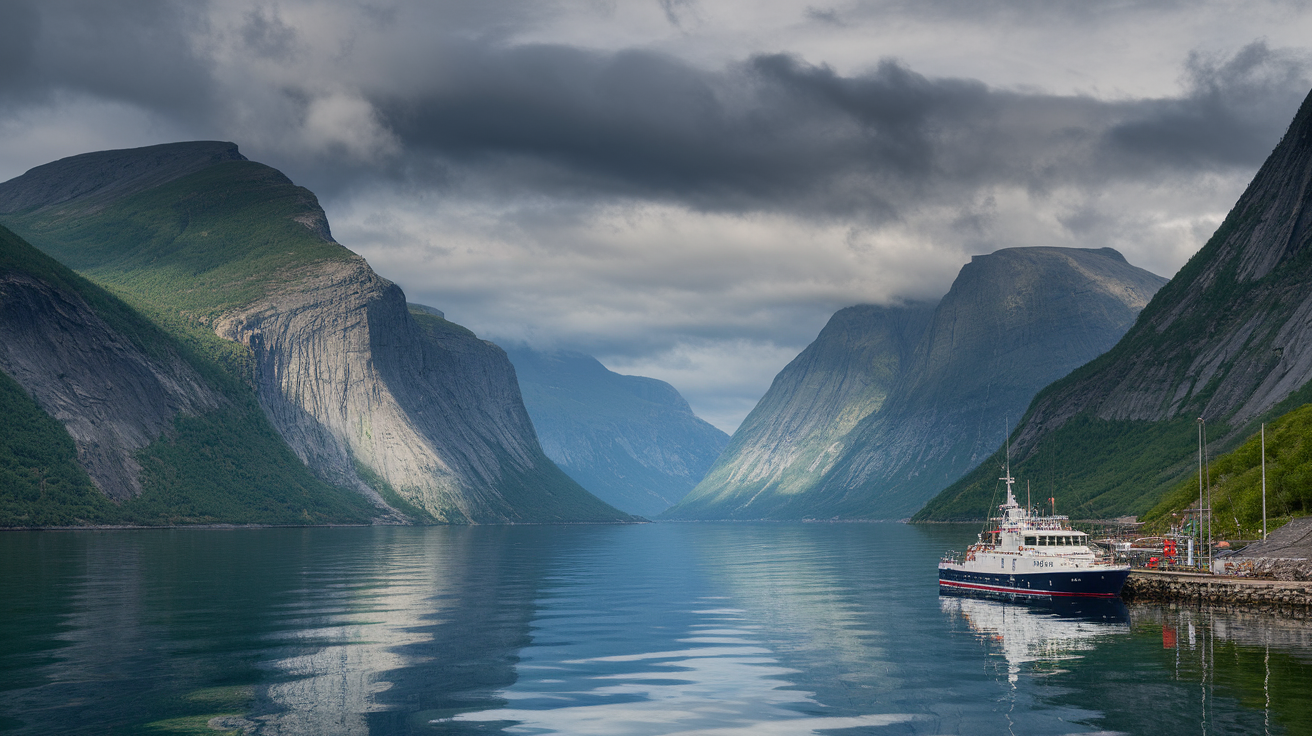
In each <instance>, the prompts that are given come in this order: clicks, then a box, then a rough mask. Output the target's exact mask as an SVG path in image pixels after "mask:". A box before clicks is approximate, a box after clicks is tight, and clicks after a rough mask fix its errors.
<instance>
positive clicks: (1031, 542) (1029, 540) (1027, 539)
mask: <svg viewBox="0 0 1312 736" xmlns="http://www.w3.org/2000/svg"><path fill="white" fill-rule="evenodd" d="M1025 544H1028V545H1029V546H1031V547H1035V546H1038V545H1037V543H1036V542H1035V541H1034V537H1025Z"/></svg>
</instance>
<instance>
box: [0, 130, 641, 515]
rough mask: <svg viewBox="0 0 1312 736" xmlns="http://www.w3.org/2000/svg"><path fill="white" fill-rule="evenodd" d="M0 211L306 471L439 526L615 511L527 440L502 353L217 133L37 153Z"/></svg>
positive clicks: (5, 193)
mask: <svg viewBox="0 0 1312 736" xmlns="http://www.w3.org/2000/svg"><path fill="white" fill-rule="evenodd" d="M0 220H3V221H4V222H5V223H7V224H10V225H11V226H12V227H13V228H14V229H15V230H16V231H17V232H19V233H20V234H22V235H24V236H25V237H27V238H29V239H30V241H31V242H32V243H33V244H34V245H36V246H38V247H39V248H41V249H42V250H44V251H46V252H47V253H50V254H52V255H54V256H55V257H56V258H58V259H60V260H61V261H63V262H64V263H66V264H68V265H70V266H72V267H73V268H75V269H77V270H78V271H79V272H81V273H82V274H84V275H86V276H87V277H89V278H91V279H92V280H93V281H95V282H96V283H98V284H100V285H102V286H104V287H105V288H106V289H108V290H109V291H110V292H112V293H113V294H114V295H116V296H118V297H119V298H121V299H122V300H123V301H125V302H127V303H128V304H129V305H131V306H132V307H133V308H134V309H136V310H138V311H139V312H140V313H141V314H143V315H145V316H146V317H148V318H149V319H150V321H152V322H153V323H154V324H156V325H158V326H159V327H161V328H162V329H163V330H164V331H166V332H167V333H169V334H170V335H171V336H172V337H173V338H174V339H175V340H176V341H177V342H178V343H179V344H181V345H184V346H186V347H187V348H188V349H189V350H191V351H192V352H193V353H195V354H196V355H198V356H203V357H205V358H206V359H208V360H209V361H211V362H212V363H214V364H216V365H217V366H219V367H221V369H222V370H223V372H224V373H225V375H227V376H228V377H229V378H231V379H233V380H237V381H238V382H240V383H243V384H245V385H246V386H249V387H253V388H254V395H255V396H256V397H257V398H258V401H259V406H260V407H261V408H262V409H263V412H264V415H265V416H266V417H267V422H268V423H269V424H271V425H272V428H273V429H274V430H275V432H276V435H277V436H279V437H280V438H281V441H282V442H283V443H284V444H286V445H288V446H290V448H291V450H292V451H293V452H294V454H295V456H296V457H299V458H300V460H301V461H302V462H303V463H305V464H307V465H308V466H309V467H310V468H311V469H312V470H313V471H314V473H315V474H316V476H317V477H318V478H319V479H320V481H323V482H326V483H328V484H329V485H332V486H339V487H344V488H354V489H356V490H357V491H358V492H360V493H362V494H364V495H365V496H366V497H374V496H376V495H377V494H376V493H375V491H374V490H371V488H376V489H383V490H386V491H388V492H391V493H394V494H396V496H397V497H400V498H401V500H402V501H404V504H405V505H407V506H408V507H409V508H414V509H420V510H422V512H423V514H422V515H423V516H427V517H430V518H432V519H435V520H439V521H450V522H455V523H460V522H466V521H476V522H494V523H495V522H504V521H551V520H565V519H573V520H590V521H599V520H623V519H627V518H628V517H627V515H625V514H622V513H621V512H618V511H616V510H614V509H611V508H609V507H608V506H606V505H605V504H604V503H601V502H600V501H597V500H596V499H593V498H591V497H590V496H588V494H587V493H586V491H584V490H583V489H582V488H580V487H578V486H577V484H574V483H573V482H572V481H569V480H568V478H567V477H565V476H564V475H563V474H561V473H560V472H559V470H558V469H557V468H555V466H554V465H553V464H552V463H551V462H550V461H549V460H547V459H546V457H545V456H544V455H542V453H541V450H540V448H538V447H537V444H536V441H535V439H534V438H533V435H532V428H531V424H530V423H529V420H528V417H527V414H526V413H525V412H524V410H523V407H522V402H521V399H520V397H519V393H518V388H517V387H516V386H515V385H514V381H513V370H512V369H511V368H510V365H509V362H508V361H507V360H506V359H505V356H504V353H502V352H501V351H499V349H496V348H495V347H494V346H490V344H487V343H484V342H483V341H480V340H478V339H477V338H475V337H474V336H473V335H472V333H467V332H466V333H465V334H460V335H447V336H446V337H445V338H443V339H437V338H436V337H435V336H434V335H433V334H432V333H431V332H428V331H425V330H424V329H422V328H421V326H419V325H418V324H417V323H416V321H415V319H413V318H412V316H411V315H409V314H408V313H407V311H406V308H405V301H404V295H403V294H402V293H401V290H400V289H399V288H397V287H396V286H395V285H394V284H392V283H390V282H388V281H387V280H385V279H382V278H380V277H378V276H377V274H375V273H373V271H372V270H371V269H370V268H369V267H368V264H366V263H365V262H364V260H363V259H362V258H360V257H359V256H357V255H355V254H353V253H351V252H350V251H349V250H347V249H346V248H344V247H342V246H341V245H339V244H337V243H336V242H334V241H333V240H332V237H331V234H330V232H329V229H328V224H327V220H326V217H325V216H324V213H323V211H322V209H321V208H320V207H319V204H318V202H317V200H316V198H315V197H314V195H313V194H312V193H311V192H309V191H308V190H306V189H304V188H301V187H297V186H295V185H294V184H292V182H291V181H289V180H288V179H287V178H286V177H285V176H283V175H282V174H281V173H280V172H278V171H276V170H274V169H271V168H269V167H267V166H264V165H262V164H259V163H255V162H251V161H246V160H244V159H243V158H242V157H241V156H240V154H238V153H237V152H236V146H234V145H233V144H230V143H205V142H201V143H185V144H169V145H166V146H155V147H150V148H145V149H134V150H129V151H109V152H101V153H95V154H86V155H83V156H75V157H71V158H69V159H63V160H61V161H57V162H54V163H52V164H47V165H45V166H42V167H37V168H36V169H33V170H32V171H29V172H27V173H26V174H24V175H23V176H21V177H18V178H16V179H14V180H11V181H9V182H5V183H3V184H0ZM176 436H177V438H178V440H179V441H182V439H184V438H185V437H187V436H189V435H188V434H187V433H186V432H183V431H181V429H179V430H178V432H177V433H176ZM254 437H255V435H254V434H252V435H251V438H250V441H252V442H254V441H255V439H254ZM237 439H239V438H237V437H228V438H218V437H215V438H213V444H214V445H215V446H220V445H224V443H227V442H230V441H234V440H237ZM202 444H203V445H204V444H206V443H202ZM194 449H197V450H199V449H202V448H201V447H200V446H198V447H197V448H194ZM248 449H252V450H253V449H254V448H248ZM178 452H181V450H178ZM225 454H226V453H225ZM220 461H222V458H216V462H220ZM152 467H153V466H151V465H149V464H146V463H143V464H142V466H141V468H142V475H141V477H142V479H143V482H144V481H146V480H149V479H150V478H152V477H155V476H151V475H150V473H151V472H154V471H152V470H151V468H152ZM148 471H149V472H148ZM198 480H200V479H198ZM152 482H153V481H152ZM538 485H540V486H541V487H542V492H541V493H540V494H538V495H537V496H536V497H535V496H534V493H533V491H532V490H531V489H532V488H535V487H537V486H538ZM383 490H380V491H378V492H379V493H383ZM384 495H386V494H384ZM581 509H584V510H586V511H584V512H583V514H582V516H581V517H571V514H572V513H574V512H576V511H579V510H581Z"/></svg>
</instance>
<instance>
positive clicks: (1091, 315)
mask: <svg viewBox="0 0 1312 736" xmlns="http://www.w3.org/2000/svg"><path fill="white" fill-rule="evenodd" d="M1164 281H1165V280H1164V279H1162V278H1160V277H1158V276H1155V275H1153V274H1151V273H1149V272H1147V271H1144V270H1143V269H1140V268H1136V267H1134V266H1131V265H1130V264H1128V263H1126V262H1125V259H1124V258H1123V257H1122V256H1121V255H1120V254H1119V253H1117V252H1116V251H1114V250H1111V249H1110V248H1103V249H1097V250H1090V249H1074V248H1008V249H1004V250H1000V251H997V252H995V253H993V254H990V255H987V256H975V257H974V258H973V259H972V261H971V262H970V263H968V264H966V266H964V267H963V268H962V269H961V272H960V274H959V275H958V277H957V279H956V281H954V282H953V285H952V288H951V289H950V290H949V291H948V293H947V295H946V296H944V297H943V299H942V300H941V301H940V302H939V303H938V305H937V306H936V307H934V308H933V311H932V314H929V312H928V309H927V308H925V307H904V308H899V309H896V310H878V309H875V308H869V307H866V308H860V309H862V310H864V311H856V312H850V313H848V314H844V313H843V312H840V313H839V314H838V315H836V316H835V319H834V320H831V323H830V326H828V327H826V328H825V331H824V332H822V333H821V337H820V338H817V340H816V342H815V343H813V344H812V346H811V347H809V348H807V352H805V353H804V354H803V355H805V356H807V357H806V359H805V360H803V358H802V356H799V359H798V361H794V364H790V366H789V367H788V369H785V370H786V372H787V373H789V375H788V376H787V377H785V376H784V375H783V374H781V376H780V378H779V379H776V383H775V386H773V387H772V388H771V393H770V394H767V399H763V400H762V404H761V407H760V408H761V409H762V410H763V411H762V413H761V414H760V415H759V416H756V417H754V418H753V421H752V422H751V423H750V425H749V424H748V423H746V422H745V423H744V429H742V430H740V433H742V434H743V435H744V436H743V437H742V438H741V439H740V438H739V437H738V436H737V434H736V435H735V437H734V438H733V440H732V441H731V444H730V451H727V452H726V453H725V454H724V455H723V456H721V459H720V461H719V462H718V463H717V466H716V467H715V468H714V469H712V471H711V473H710V474H709V475H708V476H707V480H705V481H703V483H702V484H701V485H699V486H698V488H697V489H695V490H694V491H693V493H692V494H690V495H689V498H688V499H686V500H685V501H684V502H683V503H681V504H680V505H679V506H678V507H676V508H675V509H672V510H671V511H670V513H669V514H668V515H669V516H672V517H675V518H773V519H795V518H876V519H889V518H894V519H895V518H903V517H906V516H908V515H910V514H911V513H913V512H914V511H915V510H916V509H917V508H919V507H920V505H921V504H923V503H924V501H925V500H926V499H928V498H929V497H930V496H932V495H933V494H934V493H936V492H937V491H938V490H940V489H941V488H942V487H943V486H945V485H947V484H948V483H950V482H952V481H953V480H955V479H956V478H957V477H959V476H960V475H961V474H962V473H964V472H965V471H967V470H969V469H970V468H972V467H974V466H975V465H976V464H978V463H979V461H980V460H982V459H983V458H984V457H985V456H987V455H988V454H989V453H990V452H991V451H992V450H993V449H994V448H995V447H997V445H998V443H999V442H1000V441H1001V438H1002V436H1003V433H1004V422H1005V421H1006V418H1007V417H1008V416H1012V417H1015V416H1019V415H1020V413H1021V411H1023V409H1024V407H1025V405H1026V404H1027V403H1028V402H1029V400H1030V399H1031V398H1032V397H1033V396H1034V394H1035V392H1037V391H1038V390H1039V389H1040V388H1042V387H1043V386H1045V385H1047V384H1048V383H1050V382H1051V381H1052V380H1054V379H1056V378H1058V377H1060V376H1062V375H1064V374H1065V373H1066V372H1068V371H1070V370H1071V369H1072V368H1074V367H1076V366H1078V365H1080V364H1082V363H1084V362H1086V361H1088V360H1089V359H1091V358H1093V357H1095V356H1097V355H1098V354H1099V353H1101V352H1102V351H1104V350H1106V349H1107V348H1108V347H1110V346H1111V345H1113V344H1114V343H1115V342H1116V340H1117V339H1118V338H1119V337H1120V336H1121V335H1122V334H1124V332H1125V330H1127V329H1128V328H1129V326H1130V325H1131V324H1132V323H1133V321H1134V319H1135V316H1136V315H1137V314H1138V312H1139V310H1140V309H1141V308H1142V307H1143V305H1144V304H1146V303H1147V301H1148V299H1149V298H1150V297H1151V296H1152V294H1153V293H1154V292H1155V291H1156V290H1157V288H1158V287H1160V286H1161V284H1162V283H1163V282H1164ZM845 311H847V310H845ZM840 316H842V319H841V320H839V317H840ZM894 327H896V329H894ZM831 328H832V329H831ZM853 335H855V336H856V337H853ZM847 345H861V346H865V347H864V349H865V350H867V351H869V350H871V346H873V347H874V350H873V353H871V354H870V357H869V358H863V359H861V360H853V359H852V356H851V355H850V350H851V349H850V348H848V347H847ZM822 356H829V357H828V358H825V357H822ZM867 361H873V364H872V363H870V362H867ZM872 365H873V366H886V367H885V368H884V369H883V372H882V373H880V374H879V375H880V380H879V381H878V382H871V383H870V385H876V386H878V388H877V389H876V390H875V393H876V394H877V393H883V394H884V397H883V398H882V400H881V401H879V402H878V403H877V404H876V403H875V402H874V401H871V400H870V398H868V397H867V398H860V393H861V392H853V393H852V394H850V395H842V392H836V393H834V397H833V398H834V399H840V400H838V401H835V400H833V399H831V400H828V401H816V400H815V399H814V398H813V397H814V396H816V395H817V394H818V393H822V392H824V391H825V389H820V390H819V391H818V390H817V389H815V388H807V387H817V386H826V385H835V386H842V385H843V384H844V383H846V382H848V381H851V380H852V378H851V377H852V376H853V374H854V373H855V374H856V375H857V376H860V377H862V380H864V381H870V378H868V377H867V376H871V375H873V374H871V370H872ZM771 394H774V395H771ZM812 407H814V408H812ZM754 414H755V412H754ZM852 416H859V421H857V422H856V423H855V424H854V425H852V426H850V429H846V430H845V429H843V427H844V426H845V423H847V422H850V421H851V417H852ZM779 426H789V427H798V428H799V431H796V432H794V433H792V434H789V433H787V432H779V431H778V429H777V427H779ZM772 433H773V434H774V437H772ZM840 436H841V440H840V439H836V438H839V437H840ZM803 447H805V448H809V449H808V452H807V453H806V454H802V453H798V452H797V448H803ZM819 448H824V450H823V453H824V454H823V457H820V456H819V455H818V454H817V450H818V449H819ZM771 467H773V468H774V470H772V471H770V470H767V469H769V468H771Z"/></svg>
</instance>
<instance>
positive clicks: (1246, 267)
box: [915, 97, 1312, 521]
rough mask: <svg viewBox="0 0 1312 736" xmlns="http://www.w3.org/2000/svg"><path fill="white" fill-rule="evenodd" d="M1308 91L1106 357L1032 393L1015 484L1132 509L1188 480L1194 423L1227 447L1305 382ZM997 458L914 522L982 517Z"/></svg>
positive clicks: (1097, 512)
mask: <svg viewBox="0 0 1312 736" xmlns="http://www.w3.org/2000/svg"><path fill="white" fill-rule="evenodd" d="M1310 136H1312V97H1309V99H1308V100H1306V101H1305V102H1304V103H1303V106H1302V108H1301V109H1300V110H1299V112H1298V115H1297V116H1296V117H1295V119H1294V121H1293V124H1292V125H1291V126H1290V129H1289V131H1288V132H1287V133H1286V134H1285V136H1284V138H1283V139H1282V140H1281V142H1280V144H1279V145H1278V146H1277V147H1276V148H1275V150H1274V151H1273V152H1272V154H1271V156H1270V157H1269V158H1268V159H1267V161H1266V163H1265V164H1263V166H1262V168H1261V169H1260V170H1259V171H1258V173H1257V175H1256V177H1254V179H1253V181H1252V183H1251V184H1250V185H1249V187H1248V189H1247V190H1246V191H1245V192H1244V194H1243V196H1242V197H1240V199H1239V201H1238V203H1236V205H1235V207H1234V208H1233V209H1232V210H1231V211H1230V213H1229V215H1228V216H1227V217H1226V219H1225V221H1224V222H1223V223H1222V225H1221V227H1220V228H1219V229H1218V230H1217V231H1216V233H1215V234H1214V235H1213V236H1212V238H1211V239H1210V240H1209V241H1208V242H1207V244H1206V245H1204V246H1203V248H1202V249H1201V250H1200V251H1199V252H1198V253H1197V254H1195V255H1194V257H1193V258H1191V259H1190V260H1189V262H1188V263H1187V264H1186V265H1185V266H1184V267H1183V268H1182V269H1180V272H1179V273H1177V274H1176V276H1175V277H1174V278H1173V279H1171V281H1170V282H1169V283H1168V284H1167V285H1166V286H1164V287H1162V289H1161V290H1160V291H1158V292H1157V294H1156V296H1154V298H1153V300H1152V301H1151V302H1150V303H1149V304H1148V306H1147V307H1145V308H1144V310H1143V312H1142V313H1141V314H1140V315H1139V319H1138V321H1137V322H1136V323H1135V325H1134V327H1133V328H1131V330H1130V331H1129V332H1128V333H1127V334H1126V335H1125V337H1124V338H1122V340H1121V341H1120V342H1119V343H1117V344H1116V346H1115V347H1113V348H1112V349H1111V350H1109V351H1108V352H1107V353H1106V354H1104V355H1102V356H1101V357H1099V358H1098V359H1096V360H1094V361H1092V362H1090V363H1089V364H1088V365H1085V366H1083V367H1081V368H1080V369H1078V370H1076V371H1074V372H1072V373H1071V374H1070V375H1069V376H1067V377H1066V378H1064V379H1062V380H1060V381H1057V382H1056V383H1054V384H1053V385H1051V386H1049V387H1048V388H1047V389H1045V390H1044V391H1042V392H1040V393H1039V395H1038V396H1037V397H1036V398H1035V400H1034V401H1033V402H1032V403H1031V404H1030V407H1029V409H1028V410H1027V412H1026V414H1025V416H1024V418H1023V419H1022V421H1021V422H1020V424H1019V425H1018V427H1017V428H1016V430H1015V432H1014V433H1013V434H1012V437H1011V447H1012V459H1013V462H1012V469H1013V472H1015V474H1016V475H1017V477H1019V478H1021V479H1025V478H1027V477H1029V478H1033V479H1034V480H1035V482H1036V483H1040V484H1047V485H1048V486H1049V487H1050V489H1051V490H1052V491H1053V492H1055V493H1056V494H1058V498H1059V503H1060V502H1061V501H1062V500H1064V501H1065V508H1066V510H1067V512H1068V513H1069V514H1071V515H1073V516H1084V517H1106V516H1114V515H1120V514H1125V513H1144V512H1147V511H1148V510H1149V509H1151V508H1152V507H1153V506H1155V505H1156V504H1157V502H1158V500H1159V499H1161V498H1162V496H1163V494H1165V493H1167V492H1168V491H1169V490H1170V489H1171V488H1173V487H1174V486H1175V485H1176V483H1177V482H1178V481H1180V479H1181V478H1182V477H1184V476H1185V475H1187V474H1188V473H1189V469H1190V467H1191V463H1192V453H1193V437H1194V434H1193V433H1194V419H1195V418H1197V417H1203V418H1205V419H1206V420H1207V423H1208V427H1209V433H1210V434H1211V436H1212V437H1213V439H1214V449H1216V450H1217V451H1221V452H1224V451H1227V450H1229V449H1232V448H1233V447H1235V446H1236V445H1237V444H1239V443H1240V442H1241V441H1243V439H1244V438H1246V437H1248V436H1249V435H1250V434H1251V433H1252V431H1253V429H1255V428H1256V426H1257V422H1259V421H1262V420H1263V419H1270V418H1274V417H1276V416H1279V415H1281V414H1283V413H1285V412H1286V411H1288V410H1290V409H1292V408H1293V406H1296V405H1298V404H1293V405H1291V402H1294V401H1297V402H1298V403H1303V402H1305V401H1307V400H1308V399H1307V397H1304V398H1301V399H1299V398H1298V397H1300V396H1303V393H1304V392H1305V391H1306V390H1307V389H1306V388H1305V386H1306V385H1307V384H1308V381H1309V379H1312V319H1310V317H1312V207H1307V206H1306V205H1307V204H1308V203H1309V200H1312V190H1309V189H1308V187H1307V186H1306V182H1307V181H1308V180H1309V177H1312V138H1310ZM1000 462H1001V457H1000V454H999V455H995V456H994V458H992V459H991V460H990V461H987V462H985V463H984V464H983V465H981V467H980V468H979V470H978V471H976V472H972V473H969V474H967V475H966V476H965V477H963V478H962V479H961V480H959V481H958V482H956V483H954V484H953V485H951V486H949V487H948V488H946V489H944V491H943V492H942V493H941V494H939V496H937V497H936V498H934V499H933V500H932V501H931V502H930V503H929V504H928V505H927V506H926V507H925V508H924V509H922V510H921V511H920V512H919V513H918V514H917V515H916V517H915V519H916V520H925V521H930V520H953V519H965V518H982V517H983V515H984V514H985V513H986V512H987V507H988V505H989V499H990V498H991V496H992V493H993V489H994V487H995V485H996V481H995V480H994V477H995V476H996V473H995V470H996V467H997V465H999V464H1000Z"/></svg>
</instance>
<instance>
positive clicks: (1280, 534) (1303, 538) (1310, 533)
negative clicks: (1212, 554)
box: [1238, 516, 1312, 560]
mask: <svg viewBox="0 0 1312 736" xmlns="http://www.w3.org/2000/svg"><path fill="white" fill-rule="evenodd" d="M1238 556H1239V557H1277V558H1282V559H1299V558H1302V559H1306V560H1312V516H1305V517H1302V518H1299V519H1294V520H1293V521H1290V522H1289V523H1288V524H1285V525H1284V526H1282V527H1280V528H1279V529H1277V530H1275V531H1273V532H1271V534H1270V536H1268V537H1267V538H1266V541H1263V542H1257V543H1255V544H1250V545H1248V546H1247V547H1245V548H1243V550H1241V551H1240V552H1239V555H1238Z"/></svg>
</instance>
